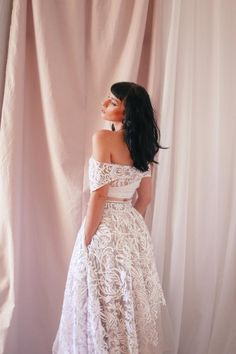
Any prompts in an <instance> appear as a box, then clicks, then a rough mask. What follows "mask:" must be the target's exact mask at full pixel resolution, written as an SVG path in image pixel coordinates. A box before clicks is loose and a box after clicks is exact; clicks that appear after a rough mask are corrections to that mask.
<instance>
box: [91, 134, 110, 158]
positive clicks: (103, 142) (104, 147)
mask: <svg viewBox="0 0 236 354" xmlns="http://www.w3.org/2000/svg"><path fill="white" fill-rule="evenodd" d="M111 133H112V132H111V131H110V130H107V129H101V130H98V131H96V132H95V133H93V136H92V149H93V156H94V158H95V159H97V160H99V161H103V162H110V161H111V152H110V146H111V142H110V141H111Z"/></svg>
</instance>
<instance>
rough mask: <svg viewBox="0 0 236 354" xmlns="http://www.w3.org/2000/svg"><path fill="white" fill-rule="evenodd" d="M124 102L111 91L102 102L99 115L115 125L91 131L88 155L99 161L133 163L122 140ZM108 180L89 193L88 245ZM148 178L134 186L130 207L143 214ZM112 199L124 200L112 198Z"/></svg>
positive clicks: (99, 216)
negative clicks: (90, 149) (133, 202)
mask: <svg viewBox="0 0 236 354" xmlns="http://www.w3.org/2000/svg"><path fill="white" fill-rule="evenodd" d="M124 110H125V106H124V102H123V101H121V100H119V99H118V98H117V97H116V96H114V95H113V94H112V93H111V92H110V93H109V94H108V96H107V97H106V98H105V100H104V101H103V103H102V108H101V117H102V118H103V119H105V120H107V121H109V122H111V123H113V124H114V125H115V129H116V131H110V130H106V129H102V130H100V131H97V132H96V133H94V134H93V137H92V156H93V157H94V158H95V159H96V160H98V161H102V162H109V163H118V164H122V165H130V166H132V165H133V162H132V159H131V156H130V152H129V149H128V146H127V145H126V143H125V142H124V129H123V127H122V126H123V124H122V120H123V118H124ZM108 189H109V184H106V185H105V186H102V187H100V188H98V189H97V190H95V191H93V192H91V193H90V198H89V202H88V208H87V213H86V222H85V239H84V242H85V245H86V246H88V245H89V244H90V242H91V240H92V237H93V235H94V234H95V232H96V230H97V228H98V226H99V224H100V221H101V219H102V215H103V211H104V205H105V201H106V200H107V199H108V197H107V194H108ZM151 196H152V178H151V177H145V178H142V180H141V183H140V186H139V188H138V189H137V199H136V201H135V204H134V207H135V208H136V210H137V211H138V212H139V213H140V214H141V215H142V216H143V217H144V216H145V213H146V209H147V206H148V205H149V204H150V202H151ZM112 199H115V200H124V199H118V198H112Z"/></svg>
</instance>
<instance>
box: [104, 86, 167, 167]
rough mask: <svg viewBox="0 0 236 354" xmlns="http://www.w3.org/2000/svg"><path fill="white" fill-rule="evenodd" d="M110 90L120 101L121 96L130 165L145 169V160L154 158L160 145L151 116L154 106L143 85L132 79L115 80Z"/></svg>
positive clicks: (154, 120)
mask: <svg viewBox="0 0 236 354" xmlns="http://www.w3.org/2000/svg"><path fill="white" fill-rule="evenodd" d="M110 90H111V92H112V93H113V95H115V96H116V97H117V98H118V99H120V100H121V101H123V100H124V106H125V111H124V120H123V128H124V131H125V133H124V140H125V142H126V144H127V145H128V149H129V151H130V154H131V157H132V160H133V162H134V167H136V168H137V169H139V170H141V171H147V170H148V163H149V162H154V163H156V164H159V162H158V161H155V160H154V157H155V155H156V154H157V152H158V150H159V149H168V147H163V146H161V145H160V136H161V134H160V129H159V127H158V125H157V122H156V119H155V110H154V108H153V107H152V104H151V101H150V97H149V95H148V93H147V91H146V90H145V88H144V87H142V86H140V85H138V84H135V83H133V82H117V83H115V84H113V85H112V86H111V89H110Z"/></svg>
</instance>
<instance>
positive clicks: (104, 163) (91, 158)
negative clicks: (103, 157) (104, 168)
mask: <svg viewBox="0 0 236 354" xmlns="http://www.w3.org/2000/svg"><path fill="white" fill-rule="evenodd" d="M89 159H90V160H94V161H96V162H97V163H102V164H103V165H111V166H121V167H130V168H136V167H134V166H131V165H122V164H119V163H114V162H102V161H98V160H97V159H95V158H94V157H93V156H90V158H89Z"/></svg>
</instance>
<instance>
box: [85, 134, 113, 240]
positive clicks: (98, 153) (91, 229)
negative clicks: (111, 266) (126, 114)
mask: <svg viewBox="0 0 236 354" xmlns="http://www.w3.org/2000/svg"><path fill="white" fill-rule="evenodd" d="M107 133H108V131H106V130H100V131H98V132H96V133H94V134H93V137H92V151H93V152H92V155H93V157H94V158H95V159H96V160H98V161H102V162H111V160H110V149H109V140H108V134H107ZM108 188H109V185H108V184H106V185H104V186H102V187H100V188H98V189H96V190H95V191H93V192H91V194H90V198H89V202H88V208H87V212H86V221H85V229H84V230H85V231H84V232H85V244H86V246H88V245H89V244H90V242H91V240H92V237H93V235H94V233H95V232H96V230H97V228H98V225H99V224H100V221H101V219H102V215H103V210H104V204H105V200H106V197H107V193H108Z"/></svg>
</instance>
